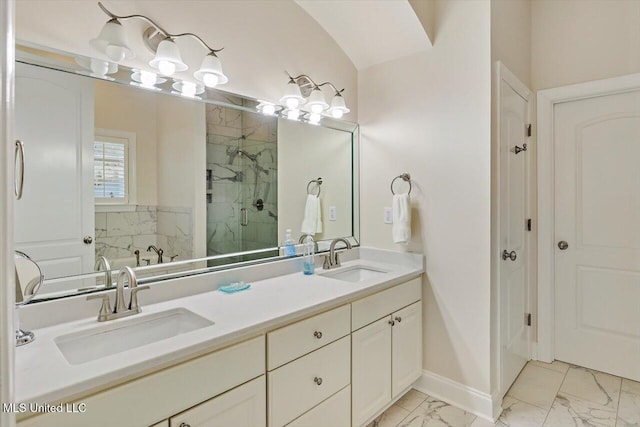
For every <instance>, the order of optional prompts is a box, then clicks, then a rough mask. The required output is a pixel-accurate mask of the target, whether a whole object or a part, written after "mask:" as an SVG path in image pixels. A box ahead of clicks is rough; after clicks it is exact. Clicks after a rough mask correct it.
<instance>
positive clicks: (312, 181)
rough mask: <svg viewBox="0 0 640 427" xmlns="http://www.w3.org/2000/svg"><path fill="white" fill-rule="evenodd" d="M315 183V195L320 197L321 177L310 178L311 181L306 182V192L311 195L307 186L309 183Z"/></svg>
mask: <svg viewBox="0 0 640 427" xmlns="http://www.w3.org/2000/svg"><path fill="white" fill-rule="evenodd" d="M314 183H315V184H317V185H318V194H316V195H315V196H316V197H320V190H321V188H320V186H321V185H322V178H318V179H312V180H311V181H309V183H308V184H307V194H309V195H312V194H313V193H312V192H310V191H309V187H310V186H311V184H314Z"/></svg>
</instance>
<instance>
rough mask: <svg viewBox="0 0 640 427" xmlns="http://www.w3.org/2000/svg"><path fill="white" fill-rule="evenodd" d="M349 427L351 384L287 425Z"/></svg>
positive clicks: (289, 426)
mask: <svg viewBox="0 0 640 427" xmlns="http://www.w3.org/2000/svg"><path fill="white" fill-rule="evenodd" d="M326 426H331V427H351V386H349V387H345V388H343V389H342V390H340V391H339V392H337V393H336V394H334V395H333V396H331V397H330V398H328V399H327V400H325V401H324V402H322V403H321V404H319V405H318V406H316V407H315V408H313V409H312V410H310V411H309V412H307V413H306V414H304V415H302V416H301V417H300V418H297V419H295V420H294V421H293V422H291V423H289V424H287V427H326Z"/></svg>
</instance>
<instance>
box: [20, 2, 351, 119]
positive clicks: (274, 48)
mask: <svg viewBox="0 0 640 427" xmlns="http://www.w3.org/2000/svg"><path fill="white" fill-rule="evenodd" d="M96 3H97V2H96V1H77V0H20V1H18V2H16V31H17V37H18V39H21V40H28V41H31V42H34V43H39V44H43V45H46V46H51V47H55V48H57V49H61V50H64V51H69V52H74V53H80V54H84V55H93V56H95V55H96V54H97V52H96V51H95V50H93V48H92V47H91V46H90V45H89V40H91V39H92V38H94V37H96V36H97V34H98V33H99V32H100V29H101V28H102V26H103V25H104V23H105V22H106V21H107V16H106V15H105V14H104V13H103V12H102V11H101V10H100V9H99V8H98V5H97V4H96ZM105 5H106V6H107V7H108V8H110V9H112V10H113V12H114V13H116V14H120V15H128V14H135V13H140V14H144V15H147V16H149V17H152V18H153V19H155V20H157V21H158V23H160V24H161V25H163V26H165V27H166V28H167V29H169V30H171V31H175V32H194V33H196V34H198V35H199V36H201V37H202V38H203V39H205V40H206V41H207V42H209V43H210V44H212V45H213V46H214V47H216V48H219V47H224V50H223V51H222V52H220V53H219V54H218V55H219V57H220V60H221V61H222V64H223V68H224V71H225V73H226V74H227V75H228V77H229V83H228V84H226V85H224V86H222V87H221V88H222V89H223V90H225V91H229V92H234V93H237V94H241V95H246V96H250V97H253V98H258V99H266V100H271V101H277V100H278V99H280V97H281V96H282V91H283V90H284V87H285V86H286V84H287V77H286V75H285V70H286V71H288V72H289V73H292V74H310V75H311V77H312V78H314V79H318V80H319V81H322V82H323V81H331V82H333V83H334V84H335V85H336V86H338V87H340V88H346V90H345V92H344V94H343V95H344V97H345V100H346V101H347V104H348V105H349V107H350V108H351V113H350V114H348V115H347V116H345V117H346V119H347V120H351V121H356V120H357V114H358V113H357V81H356V79H357V73H356V69H355V67H354V66H353V64H352V63H351V60H349V58H348V57H347V55H346V54H345V53H344V52H343V51H342V50H341V49H340V47H339V46H338V45H337V44H336V42H335V41H334V40H333V38H331V36H329V35H328V34H327V33H326V32H325V31H324V30H323V29H322V27H320V25H319V24H318V23H317V22H316V21H315V20H313V18H311V17H310V16H309V15H307V13H306V12H305V11H304V10H303V9H302V8H301V7H299V6H298V5H297V4H296V3H295V2H293V1H291V0H270V1H264V0H243V1H237V0H216V1H199V0H181V1H175V0H130V1H113V2H107V3H105ZM124 25H125V27H126V28H127V31H128V34H129V43H130V45H131V47H132V48H133V49H134V50H135V52H136V54H137V57H136V58H135V59H133V60H131V61H129V62H127V61H125V63H126V64H127V65H131V66H134V67H137V68H139V67H140V66H143V67H148V65H147V63H148V61H149V60H151V59H152V53H151V52H149V51H148V50H147V48H146V47H145V46H144V44H143V43H142V38H141V37H140V34H141V33H142V31H143V30H144V28H145V27H146V26H145V25H143V24H142V23H140V22H136V21H127V22H126V23H124ZM180 43H181V51H182V57H183V59H184V60H185V61H186V62H187V63H188V64H189V65H190V66H191V69H190V70H189V71H187V72H185V73H184V74H181V75H183V76H185V77H188V78H192V76H193V74H192V73H193V71H194V68H195V67H198V66H199V65H200V61H202V56H203V54H204V53H203V49H202V47H201V46H199V45H198V44H197V43H196V42H194V41H193V40H185V41H184V42H183V41H181V42H180ZM178 76H179V75H178ZM327 94H328V92H327Z"/></svg>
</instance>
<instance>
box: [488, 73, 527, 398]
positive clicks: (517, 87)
mask: <svg viewBox="0 0 640 427" xmlns="http://www.w3.org/2000/svg"><path fill="white" fill-rule="evenodd" d="M495 70H496V72H495V76H494V77H495V81H494V87H495V92H494V93H495V100H496V109H495V126H496V128H495V135H496V141H495V147H494V155H493V159H494V163H495V169H494V171H495V180H494V183H493V189H494V191H493V194H494V197H493V198H492V199H493V206H494V213H495V215H494V217H495V222H494V237H493V241H494V242H495V244H494V245H493V246H494V247H493V259H494V262H493V270H494V274H495V276H494V277H495V283H496V291H497V292H496V294H497V298H496V300H495V301H496V304H497V310H496V312H497V313H498V314H497V319H496V321H495V322H496V323H495V324H496V325H497V331H496V346H497V354H498V366H497V385H498V389H499V391H500V393H501V397H502V395H504V394H505V393H506V392H507V390H502V377H503V375H502V368H503V362H504V359H503V354H502V326H503V325H502V322H503V320H504V318H503V313H502V282H501V277H500V276H501V275H500V267H501V263H502V262H503V261H502V259H501V258H500V251H501V250H502V249H501V246H500V239H501V238H502V234H501V232H500V225H501V217H500V209H501V202H502V197H501V194H500V180H501V179H502V175H503V167H502V165H501V162H500V144H501V142H502V138H501V136H502V135H501V134H500V129H501V121H500V111H501V109H502V89H501V86H502V82H505V83H506V84H508V85H509V86H510V87H511V88H512V89H513V90H514V91H515V92H516V93H517V94H518V95H520V96H521V97H522V98H523V99H525V100H526V101H527V117H526V121H527V122H529V123H531V122H532V120H531V116H532V111H533V105H532V103H533V93H532V92H531V90H530V89H529V88H528V87H527V86H526V85H525V84H524V83H522V82H521V81H520V80H519V79H518V78H517V77H516V75H515V74H513V73H512V72H511V70H509V69H508V68H507V67H506V66H505V65H504V64H503V63H502V62H501V61H496V64H495ZM523 131H524V130H523ZM532 145H533V144H532V139H531V140H530V141H529V147H530V148H531V147H532ZM526 159H527V160H526V168H525V169H526V173H525V180H526V184H525V186H526V191H527V196H526V200H527V204H526V216H527V217H528V218H531V213H532V211H531V194H532V190H533V188H532V185H531V184H532V180H531V157H530V156H527V157H526ZM525 239H526V242H525V246H526V248H527V257H526V260H525V264H526V266H525V268H526V271H527V275H526V283H525V288H526V293H527V300H528V304H527V307H526V310H527V311H528V312H529V313H532V309H533V305H532V302H533V299H532V297H533V292H532V280H531V272H532V266H533V262H532V261H533V258H532V256H533V253H532V252H533V251H532V249H533V247H532V244H533V242H532V238H531V233H526V234H525ZM523 320H524V319H523ZM494 330H495V329H494ZM532 330H533V327H532V328H531V329H530V330H529V355H528V356H529V358H531V355H532V352H533V333H532ZM494 348H495V347H494Z"/></svg>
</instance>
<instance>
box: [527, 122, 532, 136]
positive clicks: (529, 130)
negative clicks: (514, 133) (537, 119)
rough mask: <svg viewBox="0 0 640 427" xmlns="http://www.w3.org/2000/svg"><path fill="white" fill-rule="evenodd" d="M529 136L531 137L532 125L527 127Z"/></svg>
mask: <svg viewBox="0 0 640 427" xmlns="http://www.w3.org/2000/svg"><path fill="white" fill-rule="evenodd" d="M527 136H531V123H529V124H528V125H527Z"/></svg>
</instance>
